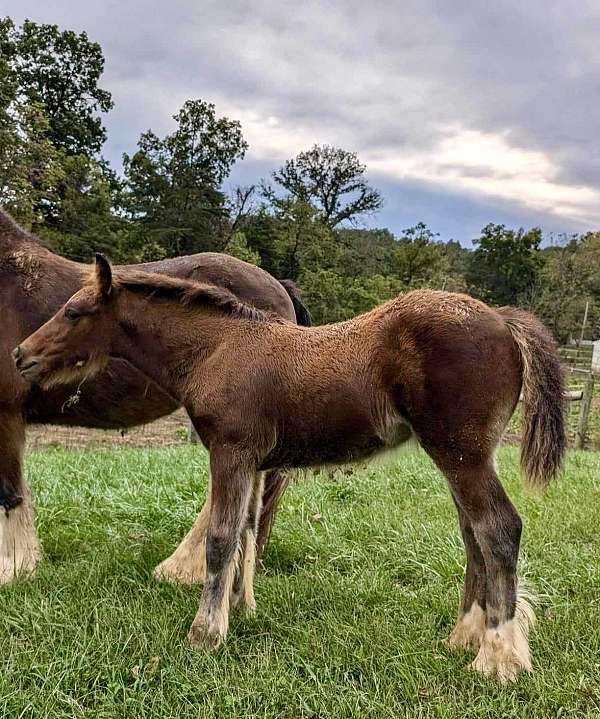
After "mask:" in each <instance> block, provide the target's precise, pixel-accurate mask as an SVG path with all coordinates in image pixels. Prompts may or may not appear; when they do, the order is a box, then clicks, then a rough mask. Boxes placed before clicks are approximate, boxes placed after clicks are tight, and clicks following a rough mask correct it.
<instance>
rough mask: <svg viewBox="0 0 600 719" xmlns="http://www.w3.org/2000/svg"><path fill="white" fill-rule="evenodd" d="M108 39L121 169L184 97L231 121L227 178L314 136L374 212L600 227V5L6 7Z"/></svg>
mask: <svg viewBox="0 0 600 719" xmlns="http://www.w3.org/2000/svg"><path fill="white" fill-rule="evenodd" d="M2 13H3V14H8V15H10V16H11V17H13V18H14V19H15V20H16V21H21V20H23V19H24V18H25V17H29V18H31V19H32V20H35V21H38V22H53V23H57V24H59V25H60V26H61V27H64V28H71V29H76V30H86V31H87V32H88V34H89V35H90V37H91V38H92V39H94V40H97V41H98V42H99V43H100V44H101V45H102V47H103V50H104V54H105V56H106V72H105V75H104V78H103V83H102V84H103V86H104V87H105V88H106V89H108V90H110V91H111V92H112V93H113V98H114V101H115V108H114V109H113V110H112V112H111V113H110V114H109V115H108V116H107V117H106V120H105V124H106V126H107V129H108V135H109V139H108V142H107V144H106V146H105V150H104V154H105V155H106V156H107V157H108V158H109V159H110V160H111V161H112V162H113V164H115V165H116V166H118V165H119V164H120V158H121V154H122V153H123V152H125V151H128V152H131V151H132V150H133V149H134V148H135V142H136V140H137V138H138V136H139V134H140V132H142V131H143V130H146V129H148V128H152V129H153V130H154V131H155V132H157V133H159V134H161V133H165V132H167V131H169V130H170V129H171V128H172V120H171V116H172V115H173V114H174V113H175V112H176V111H177V109H178V108H179V107H180V106H181V104H182V103H183V102H184V101H185V100H186V99H188V98H196V97H200V98H202V99H205V100H210V101H211V102H214V103H215V105H216V106H217V111H218V112H219V113H220V114H224V115H227V116H229V117H231V118H236V119H238V120H240V121H241V123H242V126H243V130H244V135H245V137H246V139H247V140H248V142H249V143H250V151H249V152H248V155H247V158H246V159H245V160H244V161H243V162H241V163H239V164H238V165H237V166H236V168H235V170H234V173H233V175H232V177H231V182H232V183H243V184H248V183H250V182H254V181H256V180H257V179H258V178H260V177H262V176H266V175H267V174H268V173H269V171H270V170H272V169H273V168H275V167H277V166H278V165H279V164H280V162H281V161H282V160H285V159H287V158H288V157H292V156H294V155H295V154H297V153H298V152H300V151H301V150H303V149H306V148H308V147H310V146H311V145H312V144H314V143H319V144H320V143H329V144H334V145H338V146H341V147H344V148H347V149H352V150H355V151H357V152H358V153H359V156H360V158H361V159H362V160H363V162H365V163H366V165H367V167H368V173H369V179H370V180H371V182H372V184H373V185H375V186H376V187H378V188H379V189H381V191H382V192H383V195H384V198H385V207H384V210H383V211H382V212H380V213H379V214H378V215H377V216H375V217H373V218H370V219H369V220H368V221H367V224H369V225H370V226H388V227H390V229H392V230H393V231H395V232H399V231H401V230H402V229H403V228H405V227H408V226H410V225H412V224H414V223H415V222H418V221H421V220H422V221H424V222H426V223H428V224H429V225H430V226H431V227H432V229H434V230H436V231H438V232H439V233H440V235H441V237H442V238H443V239H447V238H450V237H454V238H455V239H458V240H460V241H461V242H463V243H464V244H470V239H471V238H472V237H475V236H477V234H478V231H479V229H480V228H481V227H482V226H483V225H484V224H486V223H487V222H489V221H494V222H504V223H507V224H510V225H525V226H531V225H534V224H536V225H541V226H542V227H543V228H544V230H545V231H546V232H548V233H550V232H577V231H582V230H586V229H590V228H595V229H599V228H600V137H599V135H600V41H599V40H598V38H599V37H600V3H598V2H597V0H579V1H578V2H576V3H566V2H560V1H557V0H528V1H527V2H523V1H522V0H519V1H518V2H517V1H513V0H503V2H500V3H484V2H481V3H474V2H472V0H470V1H469V2H465V1H464V0H454V1H453V2H447V1H444V0H438V1H437V2H435V1H434V0H402V2H396V1H395V0H390V1H389V2H383V1H382V0H371V2H364V1H362V2H355V1H354V0H336V1H335V2H327V1H325V0H321V2H306V1H304V2H294V3H291V2H287V1H286V0H254V1H253V2H252V3H249V2H248V3H246V2H241V1H240V0H220V1H219V2H207V1H205V0H163V1H162V2H160V0H155V1H154V2H151V1H149V0H118V1H115V0H103V2H98V1H97V0H95V1H94V2H89V1H88V0H43V1H42V0H4V2H3V3H2Z"/></svg>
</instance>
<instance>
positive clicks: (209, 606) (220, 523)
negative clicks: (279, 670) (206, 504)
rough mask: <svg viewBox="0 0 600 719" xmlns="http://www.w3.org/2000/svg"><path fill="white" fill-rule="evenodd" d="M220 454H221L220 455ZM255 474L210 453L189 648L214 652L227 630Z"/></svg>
mask: <svg viewBox="0 0 600 719" xmlns="http://www.w3.org/2000/svg"><path fill="white" fill-rule="evenodd" d="M219 454H221V453H219ZM255 475H256V472H255V470H254V469H253V468H250V467H249V466H248V465H242V464H240V463H239V461H236V460H234V459H233V457H231V456H229V455H227V456H223V455H222V454H221V456H219V457H217V456H216V453H214V452H213V453H211V476H212V492H211V499H212V510H211V516H210V526H209V529H208V535H207V539H206V568H207V576H206V582H205V584H204V590H203V592H202V599H201V601H200V608H199V610H198V613H197V614H196V617H195V619H194V621H193V623H192V627H191V629H190V632H189V635H188V636H189V640H190V642H191V643H192V644H196V645H204V646H207V647H210V648H216V647H218V646H219V644H220V643H221V642H222V641H223V639H225V636H226V634H227V629H228V626H229V605H230V597H231V592H232V588H233V581H234V577H235V573H236V566H237V563H238V561H239V550H240V540H241V534H242V529H244V527H245V524H246V517H247V514H248V505H249V501H250V496H251V494H252V489H253V485H254V479H255Z"/></svg>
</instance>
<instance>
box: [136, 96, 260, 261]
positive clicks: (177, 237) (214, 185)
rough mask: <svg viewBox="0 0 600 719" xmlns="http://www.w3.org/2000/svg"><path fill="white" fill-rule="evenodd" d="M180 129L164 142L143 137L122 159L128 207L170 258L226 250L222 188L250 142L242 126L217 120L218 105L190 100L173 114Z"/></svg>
mask: <svg viewBox="0 0 600 719" xmlns="http://www.w3.org/2000/svg"><path fill="white" fill-rule="evenodd" d="M174 120H175V121H176V123H177V129H176V130H175V132H173V133H172V134H170V135H167V136H166V137H164V138H162V139H161V138H159V137H158V136H157V135H155V134H154V133H153V132H152V131H151V130H149V131H148V132H145V133H143V134H142V136H141V137H140V139H139V141H138V150H137V152H136V153H135V154H134V155H133V156H131V157H130V156H129V155H127V154H125V155H124V157H123V164H124V171H125V181H126V182H125V193H124V200H123V201H124V206H125V208H126V209H127V211H128V212H129V213H130V216H131V218H132V219H133V220H135V221H136V222H137V224H138V227H139V232H138V238H137V241H138V243H142V244H144V243H145V242H146V239H147V238H148V237H151V238H152V242H154V243H155V245H156V246H158V247H162V248H163V250H164V253H165V255H166V256H173V255H178V254H185V253H190V252H200V251H205V250H212V249H222V244H223V243H220V242H219V235H220V234H221V233H222V229H223V228H222V223H223V222H224V221H225V219H226V217H227V214H228V213H227V207H226V200H225V196H224V195H223V193H222V192H221V191H220V189H219V186H220V184H221V182H222V181H223V180H224V179H225V177H227V175H228V174H229V172H230V170H231V167H232V165H233V163H234V162H235V161H236V160H237V159H238V158H242V157H243V156H244V154H245V152H246V148H247V143H246V141H245V140H244V138H243V136H242V131H241V126H240V123H239V122H237V121H235V120H229V119H228V118H226V117H222V118H218V117H217V116H216V114H215V106H214V105H212V104H210V103H207V102H204V101H202V100H188V101H187V102H186V103H185V104H184V105H183V107H182V109H181V110H180V111H179V112H178V113H177V114H176V115H174Z"/></svg>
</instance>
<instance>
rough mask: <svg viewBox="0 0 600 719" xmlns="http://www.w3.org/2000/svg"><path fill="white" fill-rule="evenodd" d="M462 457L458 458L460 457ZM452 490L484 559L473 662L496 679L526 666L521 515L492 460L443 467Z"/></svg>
mask: <svg viewBox="0 0 600 719" xmlns="http://www.w3.org/2000/svg"><path fill="white" fill-rule="evenodd" d="M461 459H462V458H461ZM445 474H446V476H447V478H448V480H449V482H450V486H451V489H452V493H453V494H454V497H455V499H456V501H457V503H458V504H459V505H460V507H461V509H462V510H463V511H464V512H465V514H466V516H467V518H468V520H469V522H470V524H471V527H472V529H473V535H474V537H475V539H476V541H477V544H478V545H479V547H480V548H481V553H482V555H483V558H484V561H485V573H486V590H485V620H486V621H485V631H484V634H483V638H482V641H481V646H480V648H479V652H478V654H477V656H476V658H475V660H474V662H473V667H474V669H476V670H477V671H480V672H482V673H484V674H487V675H494V674H495V675H497V676H498V677H499V678H500V679H501V680H502V681H506V680H514V679H516V677H517V674H518V673H519V672H520V671H521V670H527V671H531V658H530V653H529V642H528V632H529V628H530V626H531V624H532V623H533V611H532V609H531V607H530V605H529V604H528V603H527V602H526V600H525V598H524V597H519V598H518V599H517V574H516V568H517V559H518V556H519V543H520V539H521V527H522V523H521V519H520V517H519V515H518V514H517V511H516V510H515V508H514V507H513V505H512V504H511V502H510V500H509V499H508V497H507V495H506V493H505V491H504V489H503V488H502V485H501V484H500V482H499V481H498V478H497V476H496V472H495V470H494V466H493V462H492V461H491V459H490V460H486V461H485V462H483V463H481V464H479V465H473V464H471V466H470V467H464V466H462V463H461V462H460V461H458V462H455V463H453V466H452V468H451V469H449V470H448V468H447V467H446V471H445Z"/></svg>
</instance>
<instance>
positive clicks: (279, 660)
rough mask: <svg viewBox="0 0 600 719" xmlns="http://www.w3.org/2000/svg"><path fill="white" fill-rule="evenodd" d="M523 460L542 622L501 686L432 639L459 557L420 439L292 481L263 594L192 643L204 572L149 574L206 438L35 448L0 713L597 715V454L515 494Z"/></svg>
mask: <svg viewBox="0 0 600 719" xmlns="http://www.w3.org/2000/svg"><path fill="white" fill-rule="evenodd" d="M516 458H517V454H516V450H515V449H514V448H505V449H503V450H502V452H501V453H500V456H499V464H500V471H501V476H502V477H503V479H504V481H505V486H507V488H508V489H509V492H510V494H511V496H512V498H513V499H514V501H515V503H516V504H517V506H518V508H519V510H520V511H521V514H522V516H523V518H524V521H525V532H524V541H523V560H522V564H521V568H522V573H523V574H524V575H525V576H526V577H527V578H528V579H529V580H530V582H531V583H532V584H533V585H534V586H535V587H536V588H537V591H538V592H539V595H540V599H539V605H538V610H537V611H538V620H539V623H538V627H537V630H536V631H535V633H534V635H533V637H532V642H531V645H532V652H533V656H534V665H535V668H536V672H535V674H534V675H533V676H532V677H523V678H522V679H521V680H520V681H519V682H518V683H517V684H515V685H511V686H507V687H502V686H499V685H497V684H496V683H493V682H489V681H486V680H484V679H482V678H481V677H480V676H478V675H476V674H475V673H474V672H472V671H469V670H468V669H467V665H468V663H469V661H470V659H471V655H468V654H466V653H457V654H455V653H452V652H450V651H449V650H448V649H446V647H445V646H444V644H443V641H442V640H443V639H444V638H445V637H446V636H447V634H448V633H449V631H450V629H451V627H452V624H453V622H454V618H455V613H456V608H457V602H458V597H459V591H460V584H461V581H462V572H463V562H464V557H463V551H462V545H461V542H460V538H459V533H458V528H457V522H456V519H455V516H454V509H453V506H452V504H451V501H450V499H449V496H448V493H447V490H446V488H445V486H444V483H443V481H442V479H441V478H440V476H439V475H438V473H437V472H436V471H435V469H434V468H433V467H432V466H431V464H430V463H429V461H428V460H427V458H426V457H425V456H424V455H423V454H414V455H407V456H405V457H404V458H403V459H401V461H400V462H399V463H398V464H396V465H395V466H393V467H379V468H375V469H371V470H368V471H365V472H362V473H360V474H357V475H355V476H344V475H341V476H339V477H336V478H335V479H320V480H319V481H318V482H317V481H315V480H313V479H309V480H307V481H306V482H304V483H302V484H299V485H295V486H293V487H292V488H291V489H290V490H289V491H288V493H287V494H286V496H285V498H284V501H283V507H282V511H281V514H280V516H279V518H278V521H277V523H276V526H275V529H274V532H273V537H272V542H271V544H270V547H269V551H268V554H267V556H266V559H265V564H266V568H265V570H264V571H263V572H262V573H261V574H260V576H258V578H257V582H256V595H257V602H258V612H257V614H256V616H255V617H254V618H245V617H242V616H235V617H234V618H233V621H232V626H231V631H230V635H229V638H228V641H227V643H226V645H225V646H224V647H223V648H222V649H221V650H220V651H219V652H218V653H216V654H214V655H210V654H205V653H202V652H199V651H193V650H191V649H190V648H189V647H188V646H187V645H186V642H185V634H186V631H187V628H188V626H189V624H190V623H191V621H192V618H193V616H194V614H195V612H196V609H197V604H198V596H199V590H198V589H197V588H193V587H177V586H170V585H159V584H156V583H155V582H154V581H153V580H152V579H151V570H152V568H153V567H154V565H155V564H156V563H157V562H158V561H159V560H160V559H162V558H164V557H165V556H166V555H167V554H168V553H170V552H171V551H172V549H173V548H174V546H175V544H176V542H177V541H178V539H179V538H180V537H181V536H182V535H183V533H184V532H185V531H186V530H187V528H188V527H189V525H190V524H191V522H192V520H193V518H194V515H195V512H196V510H197V508H198V507H199V504H200V498H201V497H203V489H204V486H205V482H206V467H207V462H206V455H205V454H204V453H203V451H202V450H200V449H198V448H197V447H183V448H166V449H160V450H140V449H137V450H135V449H114V450H101V451H97V450H96V451H80V452H66V451H64V450H59V449H56V450H48V451H45V452H36V453H30V454H29V456H28V475H29V478H30V480H31V483H32V486H33V491H34V495H35V498H36V502H37V507H38V521H39V527H40V533H41V537H42V541H43V545H44V549H45V561H44V562H43V565H42V567H41V569H40V572H39V574H38V576H37V577H36V578H35V579H34V580H33V581H30V582H23V583H20V584H17V585H15V586H11V587H6V588H3V589H2V590H1V592H2V612H0V659H1V671H0V716H1V717H10V718H11V719H12V718H13V717H15V718H17V717H23V718H26V717H32V718H34V719H45V718H46V717H48V718H49V717H94V719H101V718H109V717H110V718H111V719H112V718H114V719H117V718H118V719H123V718H129V717H140V718H141V717H144V719H151V718H154V717H156V718H158V717H160V718H163V719H167V718H169V719H170V718H173V719H175V718H177V719H184V718H187V717H220V718H221V717H236V718H242V719H245V718H247V717H278V718H279V717H282V718H285V719H299V718H300V717H312V718H313V719H325V718H329V717H360V718H363V717H364V718H367V717H368V718H371V717H373V718H377V719H379V718H385V717H389V718H390V719H391V718H392V717H395V718H397V717H461V718H467V717H478V718H480V717H502V718H503V719H504V718H508V717H536V718H539V717H559V716H560V717H585V716H590V717H592V716H593V717H597V716H598V715H599V712H600V531H599V530H600V488H599V484H598V471H599V469H600V455H598V454H595V453H575V452H573V453H571V454H570V457H569V461H568V466H567V472H566V475H565V477H564V478H562V479H561V480H560V481H559V482H557V483H556V484H555V485H554V486H553V487H552V488H551V489H550V491H549V493H548V494H547V495H546V497H545V498H543V499H538V498H533V497H528V496H526V495H525V494H524V493H523V491H522V489H521V486H520V483H519V480H518V474H517V469H516V466H517V462H516Z"/></svg>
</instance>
